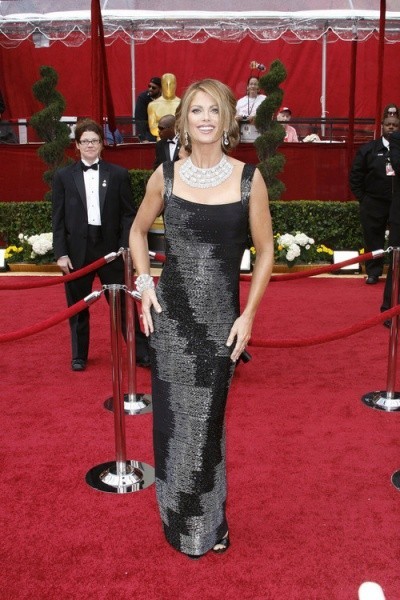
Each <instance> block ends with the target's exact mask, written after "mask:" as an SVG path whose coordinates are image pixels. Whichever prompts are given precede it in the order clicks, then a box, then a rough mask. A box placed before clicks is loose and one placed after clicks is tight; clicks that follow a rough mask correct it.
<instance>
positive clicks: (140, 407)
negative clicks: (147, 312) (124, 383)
mask: <svg viewBox="0 0 400 600" xmlns="http://www.w3.org/2000/svg"><path fill="white" fill-rule="evenodd" d="M121 253H122V256H123V259H124V277H125V288H126V289H127V290H128V293H126V294H125V316H126V318H125V321H126V352H127V371H128V374H127V375H128V392H127V393H126V394H124V411H125V414H127V415H142V414H144V413H148V412H151V411H152V409H153V407H152V404H151V395H150V394H142V393H137V392H136V341H135V319H136V314H135V313H136V305H135V301H134V299H133V297H132V295H131V294H130V293H129V291H131V290H132V280H133V264H132V259H131V255H130V252H129V248H124V249H121ZM104 406H105V408H106V409H107V410H111V411H112V410H113V399H112V398H107V400H106V401H105V403H104Z"/></svg>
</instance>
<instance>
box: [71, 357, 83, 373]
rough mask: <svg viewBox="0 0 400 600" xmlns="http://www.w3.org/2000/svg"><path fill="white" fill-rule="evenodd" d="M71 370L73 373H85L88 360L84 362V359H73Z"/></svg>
mask: <svg viewBox="0 0 400 600" xmlns="http://www.w3.org/2000/svg"><path fill="white" fill-rule="evenodd" d="M71 369H72V370H73V371H84V370H85V369H86V360H83V358H74V359H72V362H71Z"/></svg>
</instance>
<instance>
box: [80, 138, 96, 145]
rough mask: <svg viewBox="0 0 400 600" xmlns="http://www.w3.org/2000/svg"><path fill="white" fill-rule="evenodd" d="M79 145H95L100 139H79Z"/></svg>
mask: <svg viewBox="0 0 400 600" xmlns="http://www.w3.org/2000/svg"><path fill="white" fill-rule="evenodd" d="M79 143H80V145H81V146H89V144H93V146H97V144H99V143H100V140H99V139H97V140H79Z"/></svg>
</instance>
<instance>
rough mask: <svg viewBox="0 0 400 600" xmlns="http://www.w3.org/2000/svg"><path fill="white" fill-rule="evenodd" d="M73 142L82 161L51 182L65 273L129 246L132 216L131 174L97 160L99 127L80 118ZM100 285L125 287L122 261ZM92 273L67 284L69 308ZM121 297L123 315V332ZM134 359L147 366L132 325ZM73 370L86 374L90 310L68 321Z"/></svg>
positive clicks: (108, 268)
mask: <svg viewBox="0 0 400 600" xmlns="http://www.w3.org/2000/svg"><path fill="white" fill-rule="evenodd" d="M75 143H76V148H77V150H78V152H79V153H80V158H81V160H80V161H78V162H76V163H74V164H72V165H69V166H67V167H64V168H62V169H59V170H58V171H56V173H55V175H54V179H53V194H52V203H53V210H52V222H53V247H54V253H55V257H56V260H57V264H58V265H59V267H60V268H61V270H62V271H63V273H64V274H68V273H70V272H71V271H73V270H78V269H81V268H82V267H84V266H86V265H89V264H91V263H92V262H94V261H95V260H97V259H99V258H101V257H103V256H105V255H106V254H109V253H110V252H117V251H118V250H119V248H121V247H123V248H127V247H128V237H129V230H130V227H131V225H132V221H133V218H134V216H135V206H134V201H133V196H132V190H131V187H130V180H129V173H128V171H127V169H124V168H122V167H120V166H118V165H113V164H111V163H107V162H105V161H103V160H101V158H100V154H101V150H102V148H103V144H104V133H103V128H102V127H100V125H98V124H97V123H96V122H95V121H92V120H91V119H84V120H82V121H80V122H78V123H77V125H76V128H75ZM97 274H98V276H99V278H100V281H101V283H102V284H103V285H108V284H120V285H123V284H124V263H123V258H122V257H121V256H120V257H119V258H117V259H116V260H114V261H112V262H110V263H108V264H106V265H104V266H103V267H101V268H100V269H98V270H97ZM95 275H96V271H92V272H91V273H89V274H88V275H85V276H84V277H80V278H78V279H75V280H73V281H70V282H68V283H66V284H65V291H66V297H67V303H68V306H72V305H73V304H75V303H76V302H78V301H79V300H82V298H85V297H86V296H87V295H89V294H90V293H91V291H92V285H93V281H94V278H95ZM124 309H125V297H124V294H123V293H121V313H122V322H123V331H124V332H125V310H124ZM135 328H136V355H137V362H138V363H139V364H141V365H142V366H148V365H149V357H148V348H147V339H146V337H145V336H144V334H143V333H141V332H140V326H139V323H138V321H137V323H136V327H135ZM70 329H71V344H72V363H71V367H72V370H73V371H84V370H85V368H86V363H87V359H88V353H89V334H90V329H89V309H88V308H87V309H84V310H82V311H81V312H79V313H78V314H77V315H75V316H74V317H72V318H71V319H70Z"/></svg>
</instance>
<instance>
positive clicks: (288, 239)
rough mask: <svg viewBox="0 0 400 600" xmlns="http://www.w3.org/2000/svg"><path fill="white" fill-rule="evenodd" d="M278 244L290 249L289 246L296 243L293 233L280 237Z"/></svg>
mask: <svg viewBox="0 0 400 600" xmlns="http://www.w3.org/2000/svg"><path fill="white" fill-rule="evenodd" d="M277 242H278V245H279V246H283V247H284V248H289V246H290V245H291V244H293V242H294V236H293V235H292V234H291V233H285V234H284V235H281V236H280V237H278V239H277Z"/></svg>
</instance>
